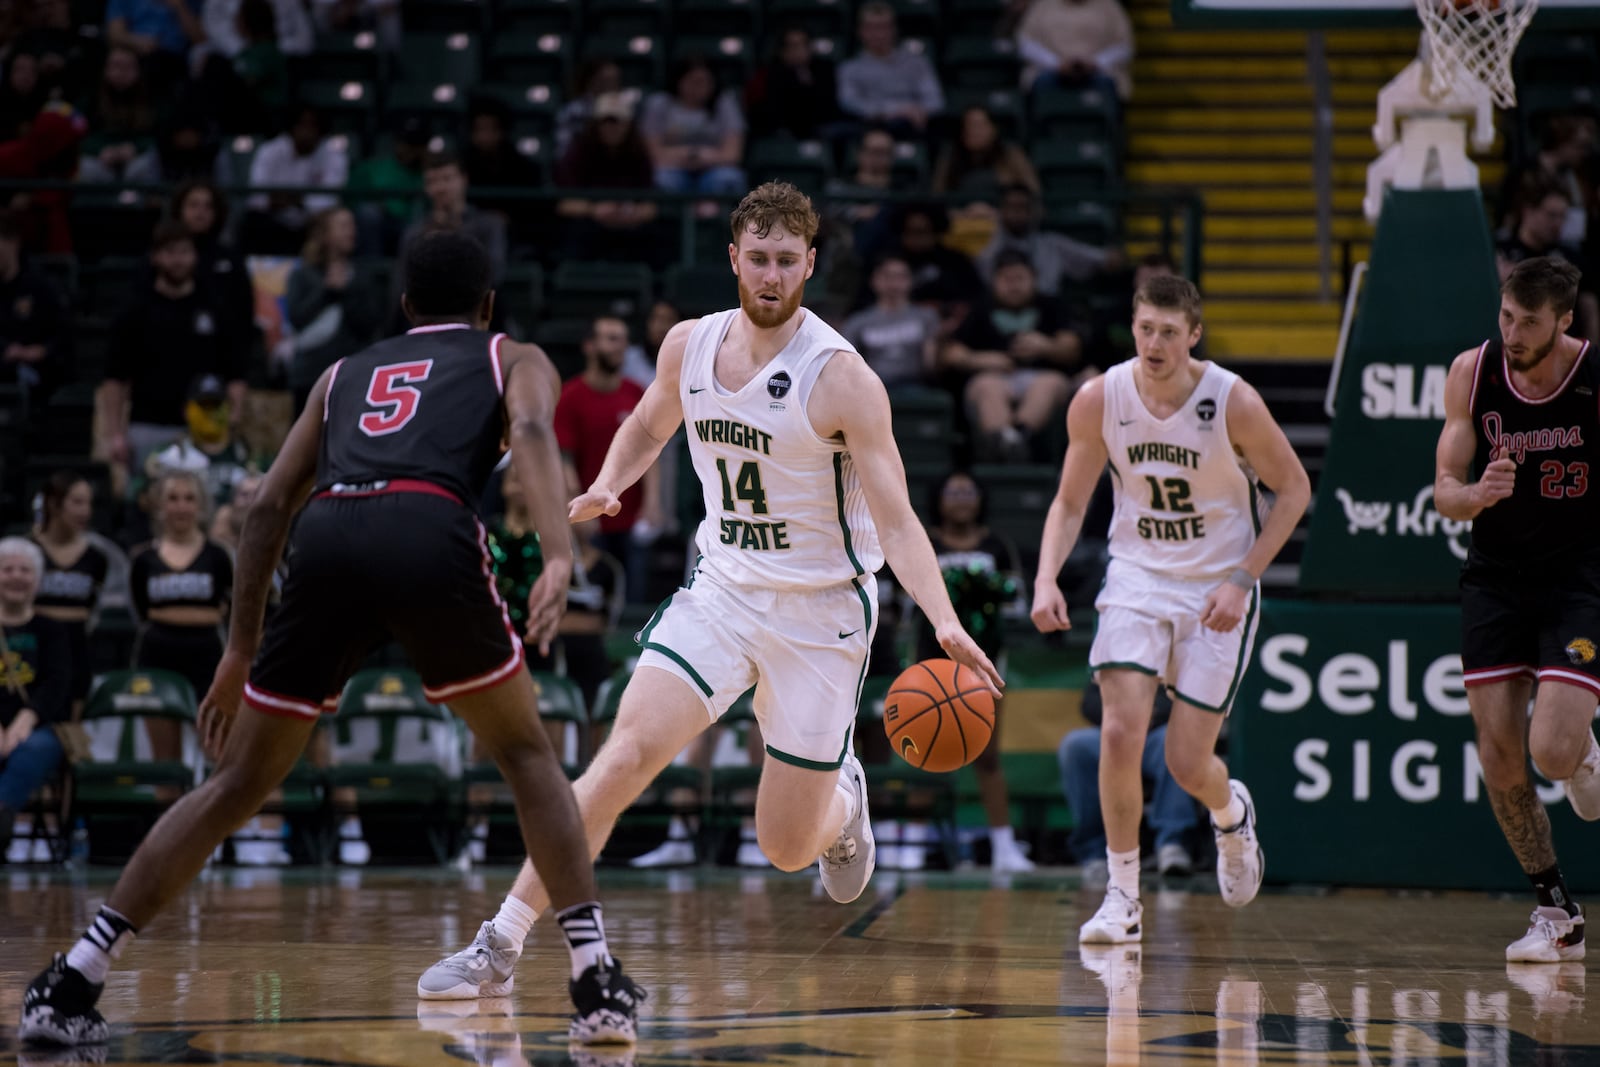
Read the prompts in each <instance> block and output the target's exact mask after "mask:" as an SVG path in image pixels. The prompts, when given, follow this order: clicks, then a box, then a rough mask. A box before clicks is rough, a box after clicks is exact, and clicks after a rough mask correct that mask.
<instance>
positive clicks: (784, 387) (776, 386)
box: [767, 370, 794, 400]
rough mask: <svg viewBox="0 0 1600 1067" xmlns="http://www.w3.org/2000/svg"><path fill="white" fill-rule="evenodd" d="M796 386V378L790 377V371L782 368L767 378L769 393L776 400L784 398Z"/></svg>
mask: <svg viewBox="0 0 1600 1067" xmlns="http://www.w3.org/2000/svg"><path fill="white" fill-rule="evenodd" d="M792 388H794V379H793V378H791V377H789V372H788V371H786V370H781V371H779V372H778V373H777V374H774V375H773V376H772V377H770V378H768V379H767V395H768V396H770V397H772V399H774V400H782V399H783V398H784V397H786V396H788V395H789V390H790V389H792Z"/></svg>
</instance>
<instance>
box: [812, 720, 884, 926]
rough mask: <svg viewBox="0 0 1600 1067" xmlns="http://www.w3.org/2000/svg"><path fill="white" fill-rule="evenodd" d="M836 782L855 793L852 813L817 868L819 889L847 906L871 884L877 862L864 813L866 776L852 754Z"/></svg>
mask: <svg viewBox="0 0 1600 1067" xmlns="http://www.w3.org/2000/svg"><path fill="white" fill-rule="evenodd" d="M839 780H840V781H841V782H843V783H845V784H846V785H847V786H848V787H849V788H850V789H851V790H852V791H853V792H854V793H855V799H856V804H855V813H854V815H853V816H852V817H850V818H848V819H846V820H845V823H844V828H843V829H841V830H840V831H839V839H838V840H837V841H835V842H834V843H833V844H831V845H829V846H828V848H827V850H826V851H824V852H823V853H822V856H821V858H820V859H819V860H818V861H817V866H818V868H819V869H820V870H821V872H822V888H824V889H826V890H827V891H828V895H829V896H830V897H832V898H833V899H834V900H836V901H838V902H839V903H840V904H848V903H850V902H851V901H852V900H854V899H856V897H859V896H860V895H861V893H862V891H863V890H865V889H866V888H867V883H868V882H869V881H871V879H872V871H873V869H874V868H875V867H876V866H877V862H878V846H877V842H876V840H875V839H874V838H873V836H872V817H871V815H870V814H869V813H868V811H867V776H866V774H865V773H864V772H863V771H862V769H861V761H860V760H858V759H856V754H855V753H854V752H846V753H845V756H844V763H843V765H842V766H840V768H839Z"/></svg>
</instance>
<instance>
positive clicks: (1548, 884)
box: [1528, 863, 1578, 915]
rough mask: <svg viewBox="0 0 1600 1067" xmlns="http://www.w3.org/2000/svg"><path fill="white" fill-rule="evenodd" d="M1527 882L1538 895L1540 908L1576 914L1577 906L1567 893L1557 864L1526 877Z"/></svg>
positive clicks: (1565, 882) (1564, 880)
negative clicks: (1558, 909) (1531, 884)
mask: <svg viewBox="0 0 1600 1067" xmlns="http://www.w3.org/2000/svg"><path fill="white" fill-rule="evenodd" d="M1528 881H1530V882H1532V883H1533V891H1534V893H1536V894H1538V897H1539V906H1540V907H1544V908H1560V909H1561V910H1562V911H1564V912H1566V913H1567V914H1568V915H1576V914H1578V905H1577V903H1576V902H1575V901H1574V900H1573V899H1572V894H1570V893H1568V892H1567V881H1566V879H1565V878H1562V877H1561V865H1560V864H1559V863H1558V864H1554V865H1552V866H1550V867H1548V868H1546V869H1545V870H1542V871H1535V872H1533V873H1532V874H1530V875H1528Z"/></svg>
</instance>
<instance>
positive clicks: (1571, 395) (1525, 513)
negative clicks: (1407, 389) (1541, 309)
mask: <svg viewBox="0 0 1600 1067" xmlns="http://www.w3.org/2000/svg"><path fill="white" fill-rule="evenodd" d="M1471 411H1472V427H1473V430H1474V432H1475V433H1476V434H1477V438H1478V450H1477V454H1476V456H1475V457H1474V459H1473V465H1474V469H1475V471H1476V472H1477V473H1478V474H1481V473H1482V472H1483V469H1484V468H1485V467H1487V466H1488V465H1489V463H1490V462H1491V461H1492V460H1493V459H1494V457H1495V454H1496V453H1497V452H1498V451H1499V450H1501V449H1505V451H1506V452H1507V454H1508V455H1509V456H1510V457H1511V458H1512V459H1513V460H1515V461H1516V464H1517V478H1516V486H1515V488H1514V489H1513V490H1512V493H1511V495H1510V496H1509V497H1507V498H1506V499H1504V500H1502V501H1500V502H1499V503H1497V504H1495V505H1494V506H1493V507H1488V508H1484V509H1483V510H1482V511H1481V512H1479V513H1478V517H1477V518H1476V519H1474V520H1473V521H1472V547H1473V550H1474V551H1475V552H1476V553H1478V554H1479V555H1480V556H1483V557H1486V558H1488V559H1490V560H1493V561H1495V562H1499V563H1504V564H1507V565H1509V566H1514V567H1526V566H1531V565H1542V564H1548V563H1557V562H1560V561H1561V560H1564V559H1573V558H1575V557H1577V556H1580V555H1588V554H1592V553H1593V552H1594V551H1595V530H1596V529H1597V525H1596V524H1597V520H1600V485H1596V484H1595V481H1596V479H1600V359H1597V358H1596V356H1595V353H1594V352H1593V351H1592V350H1591V349H1590V347H1589V345H1588V343H1587V342H1585V343H1584V347H1583V350H1582V351H1581V352H1579V353H1578V358H1577V359H1576V360H1574V361H1573V365H1572V370H1571V371H1569V372H1568V374H1567V377H1566V379H1565V380H1564V381H1563V382H1562V383H1561V385H1560V386H1559V387H1557V389H1556V391H1555V392H1553V393H1551V394H1550V395H1549V396H1545V397H1540V398H1538V399H1530V398H1528V397H1526V396H1523V395H1522V394H1521V393H1520V392H1518V391H1517V388H1516V386H1515V385H1513V384H1512V383H1511V372H1510V368H1509V367H1508V366H1507V365H1506V360H1505V352H1504V350H1503V348H1502V346H1501V343H1500V342H1499V341H1486V342H1484V345H1483V347H1482V348H1480V349H1479V350H1478V363H1477V367H1476V369H1475V371H1474V374H1473V380H1472V400H1471Z"/></svg>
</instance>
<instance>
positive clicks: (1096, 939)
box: [1078, 886, 1144, 945]
mask: <svg viewBox="0 0 1600 1067" xmlns="http://www.w3.org/2000/svg"><path fill="white" fill-rule="evenodd" d="M1143 920H1144V905H1143V904H1141V903H1140V902H1139V901H1138V900H1136V899H1135V898H1133V897H1130V896H1129V895H1128V894H1126V893H1124V892H1123V891H1122V890H1121V889H1119V888H1118V887H1116V886H1111V887H1110V888H1109V889H1107V890H1106V899H1105V900H1104V901H1102V902H1101V904H1100V910H1099V911H1097V912H1095V913H1094V915H1093V917H1092V918H1090V919H1089V921H1088V922H1086V923H1084V924H1083V925H1082V926H1080V927H1078V944H1080V945H1126V944H1131V943H1132V942H1135V941H1138V940H1139V939H1140V938H1141V937H1143V936H1144V926H1143V925H1142V924H1143Z"/></svg>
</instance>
